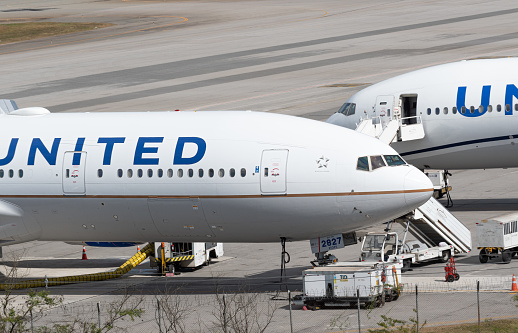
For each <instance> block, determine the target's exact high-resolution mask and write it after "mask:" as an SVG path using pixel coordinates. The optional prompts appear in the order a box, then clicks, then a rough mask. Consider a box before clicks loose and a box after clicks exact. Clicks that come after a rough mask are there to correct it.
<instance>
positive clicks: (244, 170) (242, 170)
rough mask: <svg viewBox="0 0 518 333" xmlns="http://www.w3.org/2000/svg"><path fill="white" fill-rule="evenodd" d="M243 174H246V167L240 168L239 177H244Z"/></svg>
mask: <svg viewBox="0 0 518 333" xmlns="http://www.w3.org/2000/svg"><path fill="white" fill-rule="evenodd" d="M245 176H246V169H245V168H241V177H245Z"/></svg>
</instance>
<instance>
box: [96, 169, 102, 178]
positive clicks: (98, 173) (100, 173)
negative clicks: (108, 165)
mask: <svg viewBox="0 0 518 333" xmlns="http://www.w3.org/2000/svg"><path fill="white" fill-rule="evenodd" d="M102 176H103V169H97V177H99V178H102Z"/></svg>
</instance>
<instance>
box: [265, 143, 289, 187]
mask: <svg viewBox="0 0 518 333" xmlns="http://www.w3.org/2000/svg"><path fill="white" fill-rule="evenodd" d="M287 166H288V150H287V149H276V150H264V151H263V156H262V158H261V192H262V193H263V194H272V195H279V194H281V195H282V194H286V191H287V189H286V180H287V178H286V171H287Z"/></svg>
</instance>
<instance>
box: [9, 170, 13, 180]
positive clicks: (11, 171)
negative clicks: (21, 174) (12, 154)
mask: <svg viewBox="0 0 518 333" xmlns="http://www.w3.org/2000/svg"><path fill="white" fill-rule="evenodd" d="M13 177H14V170H13V169H9V178H13Z"/></svg>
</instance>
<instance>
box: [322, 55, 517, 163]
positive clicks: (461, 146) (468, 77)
mask: <svg viewBox="0 0 518 333" xmlns="http://www.w3.org/2000/svg"><path fill="white" fill-rule="evenodd" d="M517 113H518V59H517V58H503V59H478V60H467V61H460V62H455V63H449V64H444V65H439V66H433V67H429V68H425V69H422V70H417V71H414V72H410V73H407V74H403V75H400V76H397V77H394V78H391V79H388V80H385V81H382V82H380V83H377V84H374V85H372V86H370V87H367V88H365V89H363V90H361V91H360V92H358V93H356V94H355V95H353V96H352V97H351V98H349V100H347V102H346V103H345V104H344V105H343V106H342V108H341V109H340V110H339V111H338V112H337V113H335V114H334V115H333V116H331V117H330V118H329V119H328V120H327V122H329V123H332V124H336V125H340V126H344V127H347V128H351V129H355V128H357V126H359V125H362V128H365V129H366V130H367V129H368V126H364V125H372V123H375V124H376V125H377V126H378V128H379V129H376V130H375V131H374V132H373V133H375V135H376V136H380V137H381V136H385V137H388V138H389V140H388V141H390V140H391V139H392V137H393V135H392V134H394V135H396V130H398V129H399V132H398V133H397V135H396V137H395V139H394V141H393V143H392V146H393V147H394V149H396V150H397V151H398V152H399V153H400V154H401V156H403V157H404V158H405V159H406V161H407V162H409V163H410V164H412V165H415V166H417V167H418V168H420V169H430V168H431V169H443V170H444V169H482V168H505V167H518V114H517ZM369 121H370V122H371V123H369ZM391 122H392V124H390V123H391ZM362 123H363V124H362ZM392 125H394V126H392ZM386 129H388V130H387V131H385V130H386ZM384 131H385V133H382V132H384ZM391 131H392V132H391Z"/></svg>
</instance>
